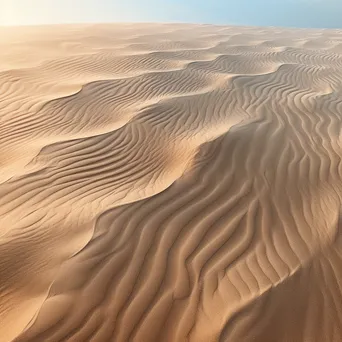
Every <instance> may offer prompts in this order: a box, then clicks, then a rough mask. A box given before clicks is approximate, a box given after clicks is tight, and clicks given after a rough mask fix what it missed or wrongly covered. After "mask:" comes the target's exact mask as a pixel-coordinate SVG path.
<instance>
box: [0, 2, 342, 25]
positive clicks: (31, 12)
mask: <svg viewBox="0 0 342 342" xmlns="http://www.w3.org/2000/svg"><path fill="white" fill-rule="evenodd" d="M112 21H128V22H131V21H158V22H164V21H168V22H170V21H172V22H173V21H175V22H200V23H215V24H242V25H272V26H297V27H342V0H0V25H24V24H49V23H51V24H52V23H70V22H112Z"/></svg>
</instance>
